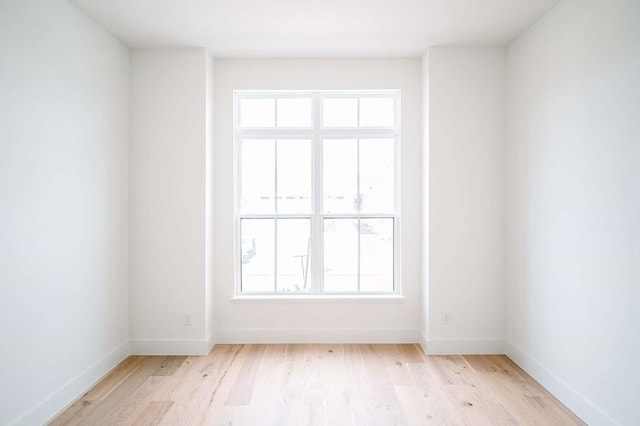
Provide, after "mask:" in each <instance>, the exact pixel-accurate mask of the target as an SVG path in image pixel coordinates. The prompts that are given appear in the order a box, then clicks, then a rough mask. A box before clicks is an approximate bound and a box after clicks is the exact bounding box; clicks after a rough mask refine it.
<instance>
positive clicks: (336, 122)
mask: <svg viewBox="0 0 640 426" xmlns="http://www.w3.org/2000/svg"><path fill="white" fill-rule="evenodd" d="M322 125H323V126H324V127H358V99H356V98H328V99H323V101H322Z"/></svg>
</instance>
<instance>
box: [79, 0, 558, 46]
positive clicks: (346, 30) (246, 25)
mask: <svg viewBox="0 0 640 426" xmlns="http://www.w3.org/2000/svg"><path fill="white" fill-rule="evenodd" d="M70 1H71V2H72V3H73V4H75V5H76V6H77V7H78V8H79V9H81V10H82V11H84V12H85V13H86V14H87V15H89V16H90V17H92V18H93V19H95V20H96V21H97V22H98V23H100V24H101V25H103V26H104V27H105V28H107V29H108V30H109V31H111V32H112V33H113V34H114V35H116V36H117V37H119V38H120V39H121V40H122V41H124V42H125V43H127V44H128V45H129V46H131V47H183V46H201V47H206V48H208V49H209V50H210V51H211V52H212V53H213V55H215V56H226V57H231V56H235V57H237V56H304V57H313V56H385V55H390V56H416V55H421V54H422V53H423V52H424V51H425V50H426V48H427V47H428V46H434V45H466V46H469V45H473V46H477V45H503V44H506V43H508V42H509V41H511V40H512V39H513V38H514V37H516V36H517V35H518V34H520V33H521V32H522V31H523V30H524V29H526V28H527V27H528V26H529V25H531V24H532V23H533V22H534V21H535V20H536V19H538V18H539V17H540V16H541V15H542V14H544V13H545V12H546V11H548V10H549V9H550V8H552V7H553V6H554V5H555V4H557V3H558V2H559V0H70Z"/></svg>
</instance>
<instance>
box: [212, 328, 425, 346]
mask: <svg viewBox="0 0 640 426" xmlns="http://www.w3.org/2000/svg"><path fill="white" fill-rule="evenodd" d="M417 337H418V330H416V329H333V328H314V329H281V328H230V329H222V330H217V332H216V343H223V344H228V343H257V344H259V343H345V344H348V343H415V342H416V341H417Z"/></svg>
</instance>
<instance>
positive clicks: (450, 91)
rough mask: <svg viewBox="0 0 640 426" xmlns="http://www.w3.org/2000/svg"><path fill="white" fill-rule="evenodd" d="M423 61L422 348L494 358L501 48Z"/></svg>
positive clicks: (498, 334)
mask: <svg viewBox="0 0 640 426" xmlns="http://www.w3.org/2000/svg"><path fill="white" fill-rule="evenodd" d="M424 59H425V60H426V61H428V68H427V69H426V70H425V74H426V75H427V79H428V81H429V89H428V97H429V106H428V111H429V116H428V119H427V120H428V123H427V124H426V125H427V126H428V133H429V136H428V146H429V155H428V156H427V157H425V160H428V174H429V176H428V179H427V182H428V183H429V188H428V192H429V202H428V204H429V217H428V220H429V229H428V236H427V235H425V237H424V238H428V239H429V248H428V252H429V261H428V263H429V265H428V274H429V275H428V282H426V283H425V285H427V287H428V296H427V297H426V300H427V302H428V308H427V309H428V312H427V314H428V328H427V336H423V337H422V338H423V344H426V350H427V352H428V353H487V352H488V353H492V352H497V353H502V352H503V350H504V348H503V343H504V333H505V330H504V322H505V292H506V288H505V285H506V284H505V244H506V228H505V203H506V200H505V197H506V193H505V192H506V186H505V176H506V165H505V70H506V68H505V50H504V49H502V48H447V47H439V48H432V49H430V51H429V53H428V56H426V57H425V58H424ZM426 170H427V167H426V166H425V173H427V171H426ZM425 291H427V290H426V289H425ZM445 313H448V314H449V319H450V324H448V325H445V324H443V318H442V316H443V315H444V314H445ZM424 340H426V342H424Z"/></svg>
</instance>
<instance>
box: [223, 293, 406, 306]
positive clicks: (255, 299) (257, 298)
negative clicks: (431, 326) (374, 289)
mask: <svg viewBox="0 0 640 426" xmlns="http://www.w3.org/2000/svg"><path fill="white" fill-rule="evenodd" d="M230 300H231V301H232V302H240V303H260V304H264V303H270V302H273V303H287V304H289V303H309V302H311V303H334V302H338V303H343V302H346V303H358V302H365V303H368V302H377V303H402V302H404V301H406V298H405V297H404V296H401V295H399V294H388V295H385V294H378V293H376V294H370V295H367V294H366V293H360V294H349V295H331V294H321V295H315V294H309V295H306V294H299V295H297V294H294V295H286V296H284V295H279V294H276V295H272V294H264V295H247V294H243V295H238V296H233V297H231V299H230Z"/></svg>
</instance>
